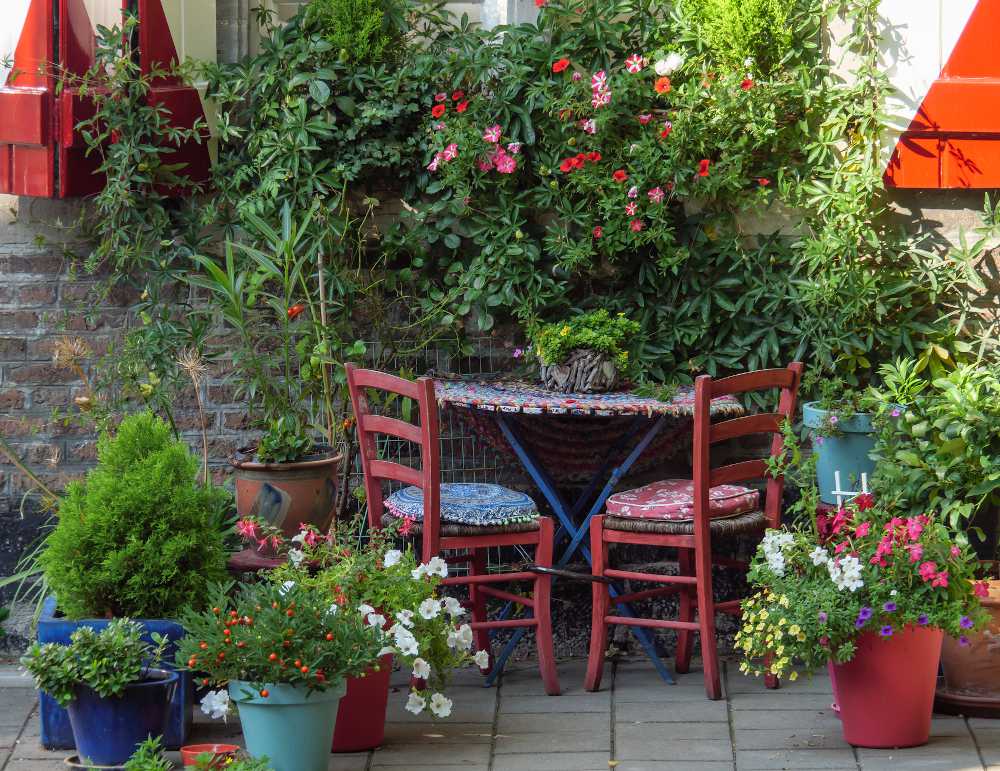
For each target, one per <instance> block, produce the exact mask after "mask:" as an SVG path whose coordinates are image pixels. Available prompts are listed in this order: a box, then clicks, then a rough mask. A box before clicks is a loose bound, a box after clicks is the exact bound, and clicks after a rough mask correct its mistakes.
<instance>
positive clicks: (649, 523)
mask: <svg viewBox="0 0 1000 771" xmlns="http://www.w3.org/2000/svg"><path fill="white" fill-rule="evenodd" d="M710 527H711V528H712V538H725V537H727V536H735V535H745V534H747V533H759V532H760V531H761V530H764V529H765V528H767V517H765V516H764V512H762V511H749V512H746V513H744V514H736V515H735V516H732V517H716V518H715V519H712V520H710ZM604 529H605V530H619V531H625V532H629V533H653V534H655V535H694V522H693V521H692V520H690V519H688V520H683V519H643V518H641V517H612V516H610V515H609V516H606V517H604Z"/></svg>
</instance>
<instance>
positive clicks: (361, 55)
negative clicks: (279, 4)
mask: <svg viewBox="0 0 1000 771" xmlns="http://www.w3.org/2000/svg"><path fill="white" fill-rule="evenodd" d="M402 8H403V6H402V3H400V2H399V1H398V0H312V2H310V3H309V5H308V6H307V8H306V19H307V20H308V22H309V23H310V25H312V26H314V27H315V28H316V29H317V30H318V31H319V32H320V34H322V35H323V37H324V38H326V40H327V41H328V42H329V43H330V44H331V45H332V46H333V50H334V51H336V52H337V55H338V57H339V58H340V60H341V61H344V62H350V63H352V64H378V63H380V62H383V61H385V60H387V59H389V58H391V57H392V55H393V53H394V51H395V49H397V48H398V46H397V44H398V43H399V42H400V40H401V38H402V34H403V33H402V30H403V29H404V24H403V23H402Z"/></svg>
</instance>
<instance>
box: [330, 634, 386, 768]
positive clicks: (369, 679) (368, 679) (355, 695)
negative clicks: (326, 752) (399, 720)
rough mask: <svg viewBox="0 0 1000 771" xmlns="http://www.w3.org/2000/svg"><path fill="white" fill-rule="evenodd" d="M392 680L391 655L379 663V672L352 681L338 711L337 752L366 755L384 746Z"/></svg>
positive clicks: (335, 738) (335, 741) (349, 680)
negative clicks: (363, 753) (386, 714)
mask: <svg viewBox="0 0 1000 771" xmlns="http://www.w3.org/2000/svg"><path fill="white" fill-rule="evenodd" d="M391 676H392V654H391V653H387V654H386V655H385V656H383V657H382V658H381V659H379V670H378V672H376V671H374V670H372V669H369V670H368V672H367V673H366V674H365V676H364V677H351V678H348V680H347V694H346V695H345V696H344V698H342V699H341V700H340V709H339V710H338V711H337V726H336V729H335V730H334V733H333V752H362V751H364V750H371V749H375V748H376V747H378V746H379V745H381V744H382V740H383V739H384V738H385V711H386V708H387V707H388V705H389V678H390V677H391Z"/></svg>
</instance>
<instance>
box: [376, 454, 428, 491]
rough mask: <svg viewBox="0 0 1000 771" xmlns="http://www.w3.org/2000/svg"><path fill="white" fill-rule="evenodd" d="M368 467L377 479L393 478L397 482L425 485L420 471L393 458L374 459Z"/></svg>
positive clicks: (418, 485)
mask: <svg viewBox="0 0 1000 771" xmlns="http://www.w3.org/2000/svg"><path fill="white" fill-rule="evenodd" d="M368 468H369V469H370V471H371V475H372V476H373V477H375V478H376V479H392V480H395V481H396V482H405V483H406V484H408V485H415V486H417V487H423V478H422V475H421V474H420V472H419V471H418V470H417V469H415V468H410V467H409V466H404V465H403V464H402V463H394V462H393V461H391V460H373V461H371V462H370V463H369V466H368Z"/></svg>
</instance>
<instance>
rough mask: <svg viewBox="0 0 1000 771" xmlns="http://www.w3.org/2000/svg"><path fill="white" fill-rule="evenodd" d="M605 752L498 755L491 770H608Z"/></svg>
mask: <svg viewBox="0 0 1000 771" xmlns="http://www.w3.org/2000/svg"><path fill="white" fill-rule="evenodd" d="M608 757H609V755H608V753H607V752H563V753H557V754H552V755H540V754H538V753H537V752H531V753H524V754H520V755H498V756H497V757H496V758H494V760H493V771H540V770H541V769H544V771H609V766H608Z"/></svg>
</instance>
